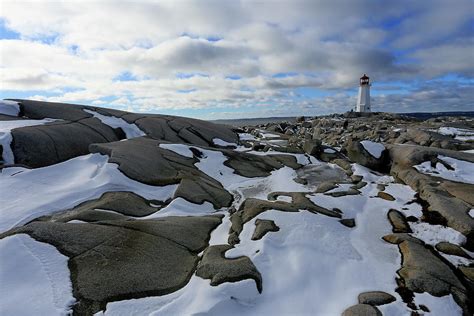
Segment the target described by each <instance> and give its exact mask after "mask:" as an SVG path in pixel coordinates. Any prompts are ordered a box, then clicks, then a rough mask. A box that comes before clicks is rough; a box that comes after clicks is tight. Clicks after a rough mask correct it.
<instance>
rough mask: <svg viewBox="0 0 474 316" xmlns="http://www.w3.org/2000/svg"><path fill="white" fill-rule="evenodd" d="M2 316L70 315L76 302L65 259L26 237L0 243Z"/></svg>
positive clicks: (49, 246)
mask: <svg viewBox="0 0 474 316" xmlns="http://www.w3.org/2000/svg"><path fill="white" fill-rule="evenodd" d="M0 253H1V254H2V256H1V259H0V284H1V286H0V297H1V298H2V299H1V300H0V311H1V313H2V314H3V315H16V316H21V315H25V316H26V315H28V316H29V315H70V314H71V313H72V310H71V306H72V304H73V303H74V302H75V299H74V297H73V295H72V284H71V281H70V273H69V269H68V265H67V262H68V259H69V258H68V257H66V256H64V255H62V254H61V253H60V252H59V251H58V250H57V249H56V248H55V247H53V246H51V245H49V244H46V243H42V242H38V241H36V240H34V239H33V238H31V237H30V236H28V235H25V234H19V235H13V236H9V237H5V238H3V239H0Z"/></svg>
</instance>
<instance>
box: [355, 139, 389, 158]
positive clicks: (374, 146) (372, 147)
mask: <svg viewBox="0 0 474 316" xmlns="http://www.w3.org/2000/svg"><path fill="white" fill-rule="evenodd" d="M360 143H361V144H362V146H364V149H365V150H366V151H367V152H368V153H369V154H371V155H372V156H373V157H375V158H377V159H378V158H380V157H381V156H382V152H383V151H384V150H385V147H384V145H382V144H381V143H376V142H372V141H370V140H363V141H361V142H360Z"/></svg>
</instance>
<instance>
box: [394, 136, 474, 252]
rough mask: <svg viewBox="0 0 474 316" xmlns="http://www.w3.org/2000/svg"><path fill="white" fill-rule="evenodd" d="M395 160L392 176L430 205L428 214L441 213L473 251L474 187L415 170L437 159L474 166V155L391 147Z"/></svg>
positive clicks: (436, 149)
mask: <svg viewBox="0 0 474 316" xmlns="http://www.w3.org/2000/svg"><path fill="white" fill-rule="evenodd" d="M389 150H390V157H391V159H392V168H391V170H390V172H391V174H392V175H394V176H395V177H397V178H398V179H400V180H401V181H403V182H404V183H406V184H408V185H409V186H410V187H411V188H412V189H413V190H415V191H416V192H418V194H419V197H420V198H421V199H422V200H423V201H425V202H426V203H427V210H428V211H430V212H437V213H439V214H440V215H441V216H442V217H443V218H444V219H445V220H446V223H447V225H448V226H450V227H452V228H454V229H455V230H457V231H459V232H461V233H462V234H464V235H465V236H466V237H467V243H466V245H465V247H466V248H467V249H469V250H471V251H472V250H474V219H473V218H472V217H471V216H469V214H468V213H469V211H470V210H471V209H472V208H474V207H473V205H472V204H471V202H472V196H473V194H472V192H474V185H472V184H467V183H459V182H454V181H449V180H445V179H442V178H439V177H434V176H431V175H427V174H423V173H420V172H418V171H417V170H416V169H415V168H413V166H415V165H418V164H420V163H422V162H425V161H431V160H432V159H437V156H438V155H443V156H448V157H452V158H455V159H459V160H465V161H468V162H474V155H472V154H468V153H463V152H456V151H451V150H446V149H439V148H427V147H421V146H401V145H391V146H389Z"/></svg>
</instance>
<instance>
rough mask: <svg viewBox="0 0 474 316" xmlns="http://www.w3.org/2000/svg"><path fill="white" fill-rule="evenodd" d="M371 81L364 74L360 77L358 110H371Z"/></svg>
mask: <svg viewBox="0 0 474 316" xmlns="http://www.w3.org/2000/svg"><path fill="white" fill-rule="evenodd" d="M370 111H371V110H370V81H369V77H368V76H367V75H366V74H364V75H363V76H362V77H360V84H359V95H358V97H357V105H356V112H370Z"/></svg>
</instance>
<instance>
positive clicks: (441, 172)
mask: <svg viewBox="0 0 474 316" xmlns="http://www.w3.org/2000/svg"><path fill="white" fill-rule="evenodd" d="M438 158H439V159H440V160H442V161H444V162H445V163H446V164H447V165H449V166H451V168H453V169H454V170H450V169H448V168H446V167H445V166H444V165H443V164H442V163H439V162H438V163H436V166H435V167H434V168H433V167H432V166H431V162H430V161H425V162H423V163H421V164H419V165H416V166H414V168H416V170H418V171H420V172H422V173H424V174H428V175H432V176H435V177H440V178H443V179H446V180H451V181H456V182H463V183H471V184H474V163H472V162H469V161H464V160H458V159H454V158H451V157H446V156H441V155H439V156H438Z"/></svg>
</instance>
